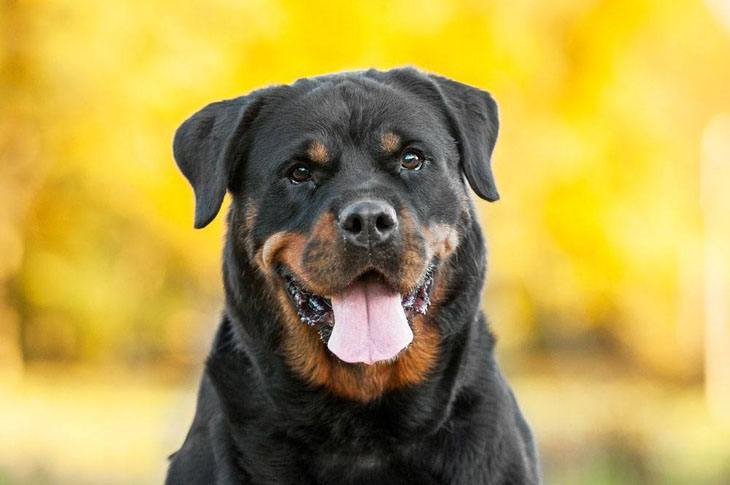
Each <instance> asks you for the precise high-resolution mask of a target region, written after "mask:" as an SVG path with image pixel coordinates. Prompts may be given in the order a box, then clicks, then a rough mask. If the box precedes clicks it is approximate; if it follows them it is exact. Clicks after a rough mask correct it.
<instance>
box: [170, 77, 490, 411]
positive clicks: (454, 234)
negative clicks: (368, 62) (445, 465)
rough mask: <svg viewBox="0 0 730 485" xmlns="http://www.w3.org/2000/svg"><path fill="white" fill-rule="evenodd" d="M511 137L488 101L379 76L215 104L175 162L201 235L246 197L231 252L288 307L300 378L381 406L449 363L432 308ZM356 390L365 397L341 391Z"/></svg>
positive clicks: (188, 130) (301, 84) (434, 80)
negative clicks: (437, 361)
mask: <svg viewBox="0 0 730 485" xmlns="http://www.w3.org/2000/svg"><path fill="white" fill-rule="evenodd" d="M497 130H498V119H497V108H496V105H495V103H494V101H493V100H492V98H491V97H490V95H489V94H488V93H486V92H484V91H481V90H479V89H476V88H473V87H470V86H467V85H464V84H460V83H457V82H454V81H451V80H448V79H445V78H442V77H438V76H433V75H428V74H424V73H421V72H419V71H416V70H414V69H396V70H392V71H388V72H380V71H374V70H371V71H365V72H356V73H345V74H336V75H331V76H323V77H318V78H311V79H303V80H300V81H297V82H296V83H294V84H292V85H289V86H274V87H270V88H266V89H263V90H259V91H255V92H253V93H251V94H249V95H247V96H243V97H240V98H236V99H232V100H228V101H222V102H218V103H213V104H211V105H209V106H206V107H205V108H203V109H202V110H201V111H200V112H198V113H196V114H195V115H193V116H192V117H191V118H190V119H188V120H187V121H186V122H185V123H184V124H183V125H182V126H181V127H180V129H179V130H178V132H177V134H176V136H175V143H174V152H175V158H176V160H177V163H178V165H179V167H180V169H181V170H182V172H183V174H184V175H185V176H186V177H187V179H188V180H189V181H190V183H191V184H192V186H193V189H194V191H195V199H196V209H195V226H196V227H198V228H200V227H204V226H206V225H207V224H208V223H209V222H210V221H211V220H212V219H213V218H214V217H215V216H216V214H217V213H218V211H219V210H220V206H221V203H222V201H223V197H224V195H225V193H226V190H228V191H229V192H230V193H231V194H232V197H233V205H232V209H231V217H230V219H229V221H230V228H229V237H231V238H233V241H234V242H235V244H234V245H233V246H234V248H236V249H235V250H236V251H238V252H240V253H241V254H239V257H245V258H247V259H248V260H249V261H250V263H251V264H252V265H253V266H255V267H257V268H258V270H259V271H260V272H261V273H262V274H263V275H264V276H265V281H266V284H267V285H268V286H269V288H270V289H272V290H273V293H274V294H275V295H277V296H278V303H279V305H280V306H281V308H280V310H281V314H282V316H283V317H284V318H283V319H282V320H283V322H284V326H285V327H286V328H285V329H284V330H285V331H284V335H285V338H284V343H283V345H284V347H285V350H286V351H287V353H288V355H289V358H290V361H291V363H292V364H293V365H294V367H295V368H296V369H297V370H298V371H299V372H300V374H302V375H304V376H305V377H307V378H308V379H310V380H311V381H313V382H316V383H319V384H327V383H328V382H329V383H330V384H331V385H332V386H334V387H335V391H336V392H338V393H339V394H344V395H346V396H348V397H354V398H357V399H361V400H367V399H369V398H371V397H373V395H377V394H378V391H383V390H385V389H388V388H390V387H393V386H396V385H400V384H407V383H413V382H417V381H418V380H419V379H422V378H423V376H424V375H425V373H426V372H427V371H428V369H429V368H430V367H431V366H432V364H433V359H434V358H435V355H436V353H437V351H438V329H437V328H435V326H433V325H431V324H430V323H429V321H430V319H429V318H428V317H429V313H430V310H432V308H430V307H433V306H435V305H437V304H438V300H439V298H440V295H439V289H440V288H443V287H444V285H445V283H444V282H445V280H446V279H447V276H448V275H447V274H446V273H447V272H446V271H445V269H444V268H446V266H447V265H446V264H445V263H446V262H447V261H448V259H449V257H450V256H451V255H452V253H453V252H454V251H455V250H456V249H457V248H458V247H459V244H460V243H461V242H462V239H463V237H464V236H465V231H466V228H467V227H468V226H469V225H470V223H471V221H470V218H471V210H470V203H469V199H468V191H467V187H466V184H465V182H464V179H466V181H468V183H469V185H470V186H471V187H472V189H473V190H474V191H475V192H476V193H477V194H478V195H479V196H480V197H482V198H484V199H487V200H490V201H494V200H496V199H497V198H498V195H497V191H496V188H495V184H494V180H493V176H492V172H491V168H490V157H491V153H492V149H493V148H494V144H495V141H496V137H497ZM442 292H443V291H442ZM362 364H365V366H363V365H362ZM368 367H369V368H368ZM365 375H369V376H370V380H372V381H373V383H372V386H371V387H373V386H374V387H373V389H370V391H366V390H365V391H364V390H363V389H365V388H367V387H368V386H367V385H365V384H363V379H365V378H364V377H363V376H365ZM348 379H350V380H352V379H355V380H359V381H360V382H359V384H358V383H355V384H353V386H352V387H353V389H359V390H357V391H355V390H353V389H350V388H349V387H348V389H349V390H344V391H343V390H342V389H339V390H338V389H337V387H338V386H341V385H342V381H343V380H344V381H347V380H348ZM365 380H367V379H365ZM331 381H339V382H340V383H339V384H333V383H332V382H331ZM376 381H377V382H376ZM346 387H347V386H346ZM363 392H364V394H363Z"/></svg>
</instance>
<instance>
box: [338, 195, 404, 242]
mask: <svg viewBox="0 0 730 485" xmlns="http://www.w3.org/2000/svg"><path fill="white" fill-rule="evenodd" d="M338 223H339V225H340V228H341V229H342V233H343V234H344V236H345V238H346V239H347V240H348V241H349V242H350V243H352V244H354V245H356V246H362V247H368V246H374V245H376V244H380V243H383V242H386V241H387V240H388V239H390V238H391V236H393V234H395V232H396V231H397V230H398V218H397V216H396V214H395V209H393V206H391V205H390V204H388V203H387V202H385V201H382V200H372V199H366V200H359V201H357V202H353V203H351V204H350V205H348V206H346V207H345V208H344V209H342V211H341V212H340V217H339V219H338Z"/></svg>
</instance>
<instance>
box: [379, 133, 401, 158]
mask: <svg viewBox="0 0 730 485" xmlns="http://www.w3.org/2000/svg"><path fill="white" fill-rule="evenodd" d="M380 146H381V147H382V148H383V150H385V151H386V152H388V153H393V152H395V151H396V150H397V149H398V147H400V136H398V135H396V134H395V133H393V132H392V131H388V132H385V133H383V136H381V137H380Z"/></svg>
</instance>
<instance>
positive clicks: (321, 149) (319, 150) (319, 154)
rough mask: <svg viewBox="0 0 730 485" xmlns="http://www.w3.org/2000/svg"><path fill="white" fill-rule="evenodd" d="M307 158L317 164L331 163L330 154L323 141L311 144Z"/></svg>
mask: <svg viewBox="0 0 730 485" xmlns="http://www.w3.org/2000/svg"><path fill="white" fill-rule="evenodd" d="M307 156H308V157H309V159H310V160H312V161H313V162H315V163H321V164H324V163H327V162H328V161H329V152H328V151H327V147H326V146H324V143H322V142H321V141H313V142H311V143H310V144H309V148H307Z"/></svg>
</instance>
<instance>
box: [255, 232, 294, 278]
mask: <svg viewBox="0 0 730 485" xmlns="http://www.w3.org/2000/svg"><path fill="white" fill-rule="evenodd" d="M305 243H306V240H305V238H304V236H303V235H301V234H296V233H293V232H286V231H282V232H277V233H276V234H274V235H272V236H269V238H268V239H267V240H266V241H265V242H264V245H263V246H262V247H261V249H260V250H259V251H258V252H257V253H256V257H255V258H254V259H255V261H256V263H257V264H258V265H259V267H260V268H261V269H262V270H263V271H264V272H265V273H271V272H272V271H273V269H274V264H275V262H276V259H277V258H279V257H280V253H281V259H282V260H284V262H285V263H286V264H287V266H289V267H290V268H291V269H292V270H293V271H296V272H300V271H301V254H302V251H303V250H304V245H305Z"/></svg>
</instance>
